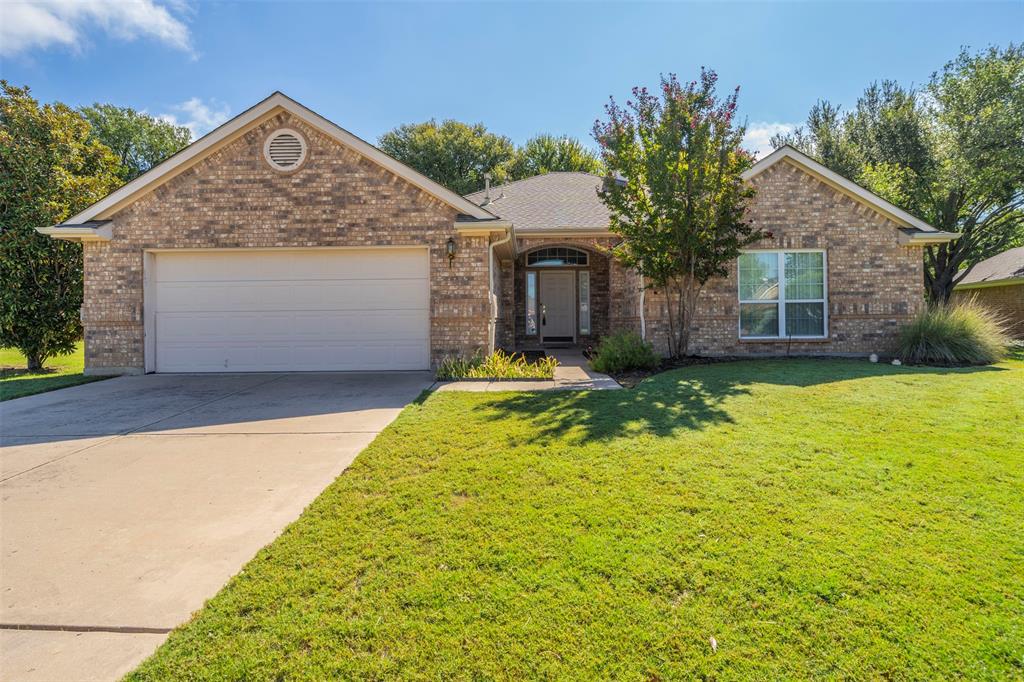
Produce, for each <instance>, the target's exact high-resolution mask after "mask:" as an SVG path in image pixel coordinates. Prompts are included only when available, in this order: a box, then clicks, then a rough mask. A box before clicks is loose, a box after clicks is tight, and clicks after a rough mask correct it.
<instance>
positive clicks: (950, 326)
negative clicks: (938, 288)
mask: <svg viewBox="0 0 1024 682" xmlns="http://www.w3.org/2000/svg"><path fill="white" fill-rule="evenodd" d="M1010 341H1011V339H1010V336H1009V334H1008V333H1007V326H1006V321H1005V320H1004V319H1003V318H1002V317H1000V316H999V315H998V314H996V313H994V312H992V311H991V310H990V309H988V308H986V307H984V306H982V305H981V304H979V303H978V302H977V301H975V300H973V299H971V300H968V301H965V302H962V303H957V304H945V305H943V304H939V305H931V306H928V307H927V308H925V309H924V310H923V311H921V312H920V313H918V315H917V317H915V318H914V319H913V321H911V322H910V324H908V325H907V326H906V327H904V328H903V330H902V331H901V332H900V338H899V345H898V348H897V351H896V355H897V356H898V357H899V358H900V360H902V361H903V362H906V363H910V364H915V365H990V364H992V363H994V362H998V361H999V360H1002V359H1003V358H1004V357H1006V352H1007V349H1008V348H1009V345H1010Z"/></svg>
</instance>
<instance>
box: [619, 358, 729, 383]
mask: <svg viewBox="0 0 1024 682" xmlns="http://www.w3.org/2000/svg"><path fill="white" fill-rule="evenodd" d="M740 359H742V358H739V357H734V356H722V357H714V358H708V357H703V356H700V355H687V356H684V357H681V358H668V359H665V360H662V361H661V364H659V365H657V366H656V367H653V368H651V369H635V370H631V371H629V372H622V373H616V374H610V375H609V376H611V378H612V379H615V380H616V381H617V382H619V383H620V384H622V385H623V386H625V387H626V388H634V387H636V385H637V384H639V383H640V382H641V381H643V380H644V379H646V378H647V377H652V376H654V375H655V374H661V373H662V372H667V371H669V370H671V369H679V368H680V367H690V366H693V365H713V364H715V363H717V362H733V361H735V360H740Z"/></svg>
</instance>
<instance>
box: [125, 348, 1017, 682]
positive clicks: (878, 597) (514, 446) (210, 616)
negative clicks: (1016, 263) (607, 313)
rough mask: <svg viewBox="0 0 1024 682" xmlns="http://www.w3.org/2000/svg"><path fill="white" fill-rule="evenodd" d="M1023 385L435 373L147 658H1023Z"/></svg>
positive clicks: (899, 378) (833, 369) (963, 378)
mask: <svg viewBox="0 0 1024 682" xmlns="http://www.w3.org/2000/svg"><path fill="white" fill-rule="evenodd" d="M1022 385H1024V363H1021V362H1019V361H1015V362H1010V363H1004V364H1003V365H1000V366H998V367H991V368H978V369H961V370H943V369H929V368H910V367H901V368H896V367H890V366H886V365H871V364H869V363H867V362H865V361H814V360H772V361H747V362H736V363H725V364H716V365H706V366H695V367H690V368H685V369H682V370H676V371H673V372H668V373H665V374H662V375H658V376H656V377H653V378H651V379H649V380H647V381H645V382H644V383H643V384H641V385H640V386H639V387H638V388H637V389H634V390H627V391H608V392H590V393H544V394H526V393H515V394H513V393H503V394H484V393H440V394H433V395H430V396H429V397H427V398H426V399H425V400H423V401H422V402H420V403H418V404H415V405H413V406H410V407H409V408H407V409H406V411H405V412H404V413H403V414H402V415H401V416H400V417H399V419H398V420H397V421H396V422H394V423H393V424H392V425H391V426H390V427H388V429H386V430H385V431H384V432H383V433H382V434H381V435H380V436H379V437H378V438H377V439H376V440H375V441H374V442H373V443H372V444H371V445H370V446H369V448H368V449H367V450H366V451H364V452H363V453H362V454H361V455H360V456H359V457H358V458H357V460H356V461H355V463H354V464H353V465H352V466H351V467H350V468H349V469H348V470H347V471H346V472H345V473H344V474H343V475H342V476H340V477H339V478H338V479H337V480H336V481H335V482H334V483H333V484H332V485H331V486H329V487H328V488H327V489H326V490H325V491H324V493H323V494H321V496H320V497H319V498H318V499H317V500H316V501H315V502H314V503H313V504H312V505H311V506H310V507H309V508H308V509H307V510H306V511H305V512H304V514H303V515H302V517H301V518H300V519H299V520H298V521H296V522H295V523H294V524H292V525H291V526H290V527H289V528H288V529H287V530H286V531H285V532H284V533H283V534H282V536H281V537H279V538H278V539H277V540H276V541H275V542H274V543H272V544H270V545H269V546H267V547H266V548H264V549H263V550H262V551H260V552H259V554H258V555H257V556H256V557H255V558H254V559H253V560H252V561H251V562H250V563H249V564H248V565H247V566H246V567H245V568H244V570H243V571H242V572H241V573H240V574H239V575H237V576H236V577H235V578H233V579H232V580H231V581H230V582H229V584H228V585H227V586H226V587H225V588H224V589H223V590H222V591H221V592H220V594H218V595H217V596H216V597H215V598H213V599H212V600H211V601H209V602H208V604H207V605H206V606H205V607H204V608H203V609H202V610H201V611H200V612H198V613H197V614H196V615H195V616H194V618H193V619H192V620H191V622H189V623H188V624H186V625H185V626H183V627H182V628H180V629H178V630H176V631H175V632H174V633H172V635H171V636H170V638H169V639H168V641H167V642H166V643H165V644H164V645H163V646H162V647H161V648H160V649H159V650H158V652H157V653H156V654H155V655H154V656H153V657H152V658H150V659H149V660H147V661H146V662H144V663H143V665H142V666H141V667H140V668H139V669H138V670H136V671H135V672H134V673H132V674H130V675H129V676H128V679H130V680H160V679H328V678H349V679H351V678H356V679H387V678H402V679H404V678H413V679H438V678H445V679H447V678H453V679H480V678H499V679H516V678H551V677H558V678H577V679H593V678H601V679H609V678H618V679H638V680H639V679H680V678H683V679H685V678H692V677H696V676H709V677H726V678H731V679H779V678H793V677H797V678H900V679H922V678H952V677H965V678H969V679H1005V678H1013V677H1020V676H1021V675H1022V674H1024V602H1022V600H1024V571H1021V570H1020V567H1021V565H1022V562H1024V534H1022V533H1020V525H1019V523H1020V519H1021V518H1024V496H1022V495H1021V494H1020V491H1021V490H1022V488H1024V451H1022V448H1024V446H1022V439H1021V433H1020V432H1019V429H1020V426H1019V425H1020V424H1021V423H1024V393H1022V392H1021V391H1020V387H1021V386H1022ZM711 638H714V640H715V642H716V645H717V646H716V647H712V645H711ZM716 648H717V650H716Z"/></svg>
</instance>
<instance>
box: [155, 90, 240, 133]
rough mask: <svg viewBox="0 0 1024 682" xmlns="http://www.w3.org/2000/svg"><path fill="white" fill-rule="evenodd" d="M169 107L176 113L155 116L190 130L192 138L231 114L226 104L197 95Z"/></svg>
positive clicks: (212, 127) (211, 128)
mask: <svg viewBox="0 0 1024 682" xmlns="http://www.w3.org/2000/svg"><path fill="white" fill-rule="evenodd" d="M171 109H172V110H173V111H174V112H176V113H168V114H161V115H160V116H158V117H157V118H159V119H161V120H163V121H167V122H168V123H173V124H174V125H179V126H185V127H186V128H188V129H189V130H191V131H192V139H193V140H194V139H196V138H198V137H201V136H203V135H205V134H206V133H208V132H210V131H211V130H213V129H214V128H216V127H217V126H219V125H220V124H221V123H223V122H224V121H226V120H228V117H229V116H230V115H231V109H230V108H229V107H228V106H227V105H226V104H223V103H218V102H217V101H216V100H210V101H209V103H207V102H204V101H203V100H201V99H199V98H198V97H193V98H192V99H190V100H187V101H185V102H182V103H181V104H176V105H175V106H173V107H171Z"/></svg>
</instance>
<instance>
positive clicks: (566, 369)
mask: <svg viewBox="0 0 1024 682" xmlns="http://www.w3.org/2000/svg"><path fill="white" fill-rule="evenodd" d="M549 355H553V356H554V357H555V359H557V360H558V367H556V368H555V377H554V379H552V380H530V381H488V380H480V379H477V380H469V381H439V382H437V383H436V384H435V385H434V390H435V391H474V392H484V391H607V390H615V389H619V388H622V386H621V385H619V382H617V381H615V379H612V378H611V377H610V376H608V375H607V374H601V373H600V372H595V371H594V370H593V369H591V368H590V363H589V362H587V359H586V358H585V357H583V353H581V352H579V351H578V350H575V349H573V350H553V351H550V352H549Z"/></svg>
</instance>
